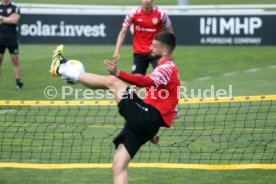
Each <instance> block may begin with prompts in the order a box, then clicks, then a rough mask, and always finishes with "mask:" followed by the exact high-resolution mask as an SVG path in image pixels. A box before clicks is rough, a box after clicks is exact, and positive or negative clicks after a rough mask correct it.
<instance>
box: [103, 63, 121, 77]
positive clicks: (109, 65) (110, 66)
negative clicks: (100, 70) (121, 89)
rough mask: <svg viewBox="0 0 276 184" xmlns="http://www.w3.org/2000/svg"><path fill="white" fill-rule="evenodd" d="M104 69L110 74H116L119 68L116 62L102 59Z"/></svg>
mask: <svg viewBox="0 0 276 184" xmlns="http://www.w3.org/2000/svg"><path fill="white" fill-rule="evenodd" d="M104 65H105V69H106V70H107V71H108V72H109V73H110V74H111V75H115V76H118V74H119V70H118V69H117V64H116V62H114V61H109V60H107V59H106V60H104Z"/></svg>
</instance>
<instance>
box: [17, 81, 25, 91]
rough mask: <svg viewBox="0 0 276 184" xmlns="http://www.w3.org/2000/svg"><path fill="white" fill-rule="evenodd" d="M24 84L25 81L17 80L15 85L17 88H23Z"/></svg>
mask: <svg viewBox="0 0 276 184" xmlns="http://www.w3.org/2000/svg"><path fill="white" fill-rule="evenodd" d="M23 85H24V84H23V82H17V83H16V86H15V88H16V90H21V89H22V88H23Z"/></svg>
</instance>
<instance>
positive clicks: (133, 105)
mask: <svg viewBox="0 0 276 184" xmlns="http://www.w3.org/2000/svg"><path fill="white" fill-rule="evenodd" d="M118 107H119V113H120V114H121V115H122V116H123V117H124V118H125V120H126V123H125V125H124V128H123V129H122V131H121V132H120V134H119V135H118V136H117V137H116V138H115V139H114V141H113V143H114V144H115V147H116V149H117V148H118V146H119V144H124V146H125V147H126V149H127V151H128V153H129V154H130V156H131V158H133V157H134V155H135V154H136V153H137V151H138V150H139V148H140V147H141V146H142V145H143V144H145V143H146V142H147V141H149V140H151V139H152V138H153V137H154V136H155V135H156V134H157V132H158V130H159V127H160V126H162V125H163V124H164V121H163V118H162V116H161V115H160V113H159V111H158V110H157V109H155V108H154V107H153V106H151V105H149V104H146V103H145V102H144V101H143V100H142V99H140V98H139V97H138V96H137V95H136V93H134V92H132V91H131V90H130V89H129V88H127V90H126V92H125V94H124V96H123V99H122V100H121V101H120V102H119V104H118Z"/></svg>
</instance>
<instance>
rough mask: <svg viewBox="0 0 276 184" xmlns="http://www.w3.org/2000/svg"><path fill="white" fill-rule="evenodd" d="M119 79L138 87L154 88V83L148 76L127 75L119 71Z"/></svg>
mask: <svg viewBox="0 0 276 184" xmlns="http://www.w3.org/2000/svg"><path fill="white" fill-rule="evenodd" d="M119 79H121V80H123V81H125V82H127V83H130V84H134V85H136V86H138V87H150V86H154V81H153V80H152V79H151V78H150V77H149V76H142V75H137V74H129V73H127V72H124V71H120V73H119Z"/></svg>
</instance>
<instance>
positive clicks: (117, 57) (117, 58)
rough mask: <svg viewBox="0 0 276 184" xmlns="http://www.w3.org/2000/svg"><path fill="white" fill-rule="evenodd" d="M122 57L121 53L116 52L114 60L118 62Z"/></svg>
mask: <svg viewBox="0 0 276 184" xmlns="http://www.w3.org/2000/svg"><path fill="white" fill-rule="evenodd" d="M119 59H120V54H119V53H117V52H115V53H114V54H113V57H112V61H113V62H117V61H118V60H119Z"/></svg>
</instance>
